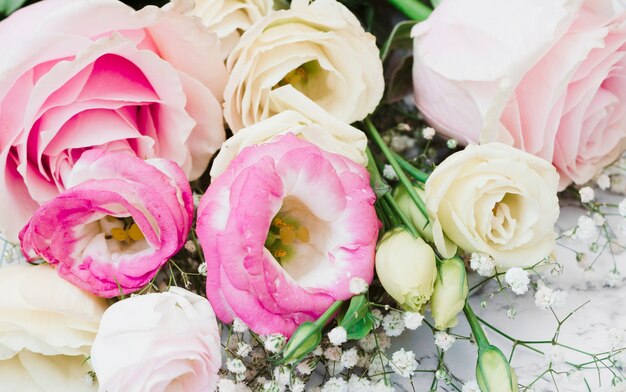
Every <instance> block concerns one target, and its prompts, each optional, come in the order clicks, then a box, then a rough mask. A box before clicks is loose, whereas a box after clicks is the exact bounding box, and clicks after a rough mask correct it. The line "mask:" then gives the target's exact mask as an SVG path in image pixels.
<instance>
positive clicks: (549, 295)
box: [535, 281, 567, 309]
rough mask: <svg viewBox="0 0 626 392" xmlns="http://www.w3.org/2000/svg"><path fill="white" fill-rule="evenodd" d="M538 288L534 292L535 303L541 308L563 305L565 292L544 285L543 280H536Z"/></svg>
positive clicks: (565, 296)
mask: <svg viewBox="0 0 626 392" xmlns="http://www.w3.org/2000/svg"><path fill="white" fill-rule="evenodd" d="M537 286H538V290H537V292H535V305H537V307H539V308H541V309H550V308H553V307H559V306H563V305H564V304H565V300H566V298H567V292H565V291H562V290H553V289H551V288H549V287H548V286H546V285H545V284H544V283H543V281H539V282H537Z"/></svg>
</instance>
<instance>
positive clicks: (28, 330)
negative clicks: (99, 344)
mask: <svg viewBox="0 0 626 392" xmlns="http://www.w3.org/2000/svg"><path fill="white" fill-rule="evenodd" d="M106 306H107V304H106V301H105V300H103V299H100V298H97V297H95V296H92V295H90V294H88V293H86V292H84V291H82V290H81V289H79V288H78V287H76V286H74V285H72V284H71V283H69V282H67V281H66V280H64V279H62V278H61V277H59V276H58V274H57V273H56V271H55V270H54V269H53V268H51V267H50V266H48V265H41V266H36V267H34V266H30V265H12V266H7V267H3V268H0V380H2V381H0V385H1V387H0V389H2V390H3V391H48V390H51V389H49V388H53V389H54V390H55V391H61V390H62V391H64V392H65V391H68V392H73V391H76V392H79V391H80V392H82V391H96V390H97V388H98V385H97V383H95V382H94V379H93V377H91V374H92V373H89V372H90V371H91V367H90V366H89V362H87V361H86V360H87V358H88V357H89V352H90V351H91V344H92V343H93V339H94V338H95V337H96V332H97V330H98V325H99V323H100V318H101V317H102V314H103V313H104V310H105V309H106ZM86 381H91V382H90V383H87V382H86Z"/></svg>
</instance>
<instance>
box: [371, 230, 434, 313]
mask: <svg viewBox="0 0 626 392" xmlns="http://www.w3.org/2000/svg"><path fill="white" fill-rule="evenodd" d="M376 273H377V274H378V278H379V279H380V282H381V283H382V285H383V287H384V288H385V290H386V291H387V293H389V295H391V296H392V297H393V298H394V299H395V300H396V301H397V302H398V304H399V305H400V306H401V307H402V308H404V309H407V310H410V311H415V312H421V310H422V308H423V306H424V305H425V304H426V302H428V300H429V299H430V296H431V295H432V293H433V286H434V284H435V279H436V278H437V266H436V263H435V252H434V251H433V250H432V248H431V247H430V246H429V245H428V244H426V243H425V242H424V240H422V239H421V238H414V237H413V236H412V235H411V234H410V233H409V232H407V231H406V230H404V229H394V230H392V231H390V232H387V233H385V235H384V236H383V238H382V239H381V240H380V242H379V243H378V247H377V250H376Z"/></svg>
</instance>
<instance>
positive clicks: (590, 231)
mask: <svg viewBox="0 0 626 392" xmlns="http://www.w3.org/2000/svg"><path fill="white" fill-rule="evenodd" d="M597 237H598V227H597V226H596V222H594V220H593V218H590V217H588V216H587V215H581V216H580V217H579V218H578V224H577V225H576V235H575V239H577V240H580V241H583V242H589V241H591V240H595V239H596V238H597Z"/></svg>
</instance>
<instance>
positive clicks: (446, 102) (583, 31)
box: [413, 0, 626, 189]
mask: <svg viewBox="0 0 626 392" xmlns="http://www.w3.org/2000/svg"><path fill="white" fill-rule="evenodd" d="M413 36H414V44H415V50H414V54H415V63H414V68H413V78H414V84H415V100H416V103H417V106H418V107H419V109H420V110H421V111H422V112H423V113H424V115H425V116H426V118H427V119H428V120H429V122H430V123H431V124H432V125H433V126H434V127H435V128H437V129H439V130H440V131H441V132H443V133H445V134H446V135H448V136H451V137H455V138H458V139H460V140H462V141H465V142H490V141H501V142H505V143H508V144H511V145H514V146H515V147H518V148H520V149H523V150H525V151H528V152H530V153H532V154H535V155H537V156H539V157H541V158H544V159H546V160H548V161H551V162H552V163H553V164H554V166H556V168H557V170H558V171H559V174H560V176H561V182H560V188H561V189H562V188H564V187H565V186H566V185H567V184H569V183H571V182H572V181H573V182H575V183H577V184H581V183H584V182H587V181H588V180H590V179H591V178H592V177H593V176H594V175H596V174H597V173H598V171H599V170H600V169H601V168H602V167H604V166H606V165H607V164H609V163H610V162H612V161H613V160H615V159H616V158H617V157H618V156H619V155H620V153H621V152H622V151H624V149H625V148H626V12H624V11H623V8H621V9H620V10H616V9H614V8H613V4H612V1H611V0H585V1H570V0H507V1H501V0H445V1H443V2H442V3H441V5H440V6H439V7H437V9H436V10H435V11H434V12H433V13H432V15H431V16H430V18H429V19H428V20H427V21H425V22H423V23H420V24H418V25H417V26H415V28H414V30H413Z"/></svg>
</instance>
